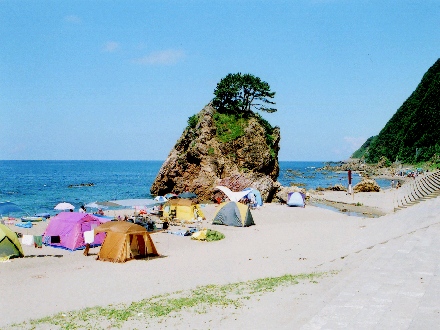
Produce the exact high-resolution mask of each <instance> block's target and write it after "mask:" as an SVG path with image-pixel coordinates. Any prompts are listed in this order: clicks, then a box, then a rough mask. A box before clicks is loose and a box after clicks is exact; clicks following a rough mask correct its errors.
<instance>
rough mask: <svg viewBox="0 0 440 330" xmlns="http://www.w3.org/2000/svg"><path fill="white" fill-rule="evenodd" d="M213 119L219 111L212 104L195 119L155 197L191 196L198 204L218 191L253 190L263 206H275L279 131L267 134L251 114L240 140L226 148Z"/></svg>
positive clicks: (161, 173) (170, 159)
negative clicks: (187, 193) (219, 187)
mask: <svg viewBox="0 0 440 330" xmlns="http://www.w3.org/2000/svg"><path fill="white" fill-rule="evenodd" d="M215 113H216V109H215V108H214V107H212V106H211V105H210V104H209V105H207V106H205V107H204V108H203V109H202V111H200V112H199V113H198V114H197V117H195V119H196V120H194V122H196V123H195V124H194V125H193V127H191V126H190V125H188V127H187V128H186V129H185V130H184V132H183V134H182V136H181V137H180V139H179V140H178V141H177V143H176V145H175V146H174V148H173V149H172V150H171V152H170V153H169V155H168V158H167V159H166V160H165V162H164V163H163V164H162V167H161V169H160V171H159V173H158V174H157V176H156V179H155V181H154V183H153V185H152V186H151V189H150V191H151V193H152V194H154V195H165V194H167V193H170V192H174V193H177V194H178V193H181V192H183V191H191V192H194V193H196V194H197V195H198V199H199V201H208V200H215V196H216V194H218V193H219V192H218V191H216V190H215V189H214V188H215V186H217V185H224V186H227V187H228V188H230V189H231V190H233V191H240V190H242V189H244V188H247V187H253V188H256V189H258V190H259V191H260V192H261V195H262V198H263V200H264V201H270V200H272V198H273V196H274V195H275V193H276V191H277V190H278V188H279V187H280V184H279V183H278V182H277V181H276V180H277V177H278V174H279V164H278V151H279V141H280V130H279V128H278V127H274V128H272V131H270V132H268V131H267V129H268V128H267V125H266V126H264V125H263V124H262V123H261V120H259V118H258V116H257V115H255V114H252V115H251V116H250V117H249V119H248V120H247V126H246V127H244V133H243V134H242V135H241V136H239V137H237V138H235V139H233V140H231V141H227V142H222V141H221V140H220V139H219V137H218V134H217V133H218V132H217V126H216V123H215V119H214V116H215ZM268 135H270V139H269V140H268ZM268 141H270V143H269V142H268Z"/></svg>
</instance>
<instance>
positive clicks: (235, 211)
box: [212, 202, 255, 227]
mask: <svg viewBox="0 0 440 330" xmlns="http://www.w3.org/2000/svg"><path fill="white" fill-rule="evenodd" d="M212 223H213V224H215V225H226V226H235V227H248V226H252V225H255V223H254V218H253V217H252V214H251V211H250V210H249V206H248V205H244V204H242V203H238V202H226V203H222V204H220V207H219V210H218V211H217V213H216V215H215V216H214V220H212Z"/></svg>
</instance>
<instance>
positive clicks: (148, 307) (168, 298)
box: [10, 272, 336, 330]
mask: <svg viewBox="0 0 440 330" xmlns="http://www.w3.org/2000/svg"><path fill="white" fill-rule="evenodd" d="M335 273H336V272H331V273H310V274H297V275H290V274H288V275H283V276H280V277H267V278H262V279H257V280H252V281H247V282H238V283H231V284H225V285H206V286H199V287H197V288H195V289H194V290H189V291H178V292H174V293H171V294H163V295H158V296H153V297H149V298H146V299H142V300H140V301H137V302H132V303H131V304H118V305H108V306H105V307H101V306H96V307H91V308H85V309H81V310H78V311H71V312H61V313H58V314H55V315H53V316H49V317H44V318H40V319H34V320H30V321H27V322H23V323H20V324H13V325H11V326H10V328H19V329H40V328H45V329H47V328H50V329H66V330H70V329H84V328H85V329H107V328H109V327H111V328H120V327H122V326H123V325H124V323H125V322H128V321H133V320H141V319H142V320H143V321H144V322H151V321H152V322H157V321H160V320H161V319H163V318H164V317H166V316H169V315H170V314H173V315H175V314H176V313H177V314H178V313H179V312H182V311H184V310H195V309H196V313H205V312H207V311H208V309H209V308H210V307H225V308H226V307H236V308H238V307H240V306H242V304H243V301H245V300H248V299H250V297H251V296H252V295H261V294H264V293H266V292H273V291H275V290H276V289H277V288H278V287H282V286H290V285H295V284H298V283H299V282H300V281H309V282H312V283H317V281H316V280H317V279H318V278H321V277H323V276H328V275H333V274H335Z"/></svg>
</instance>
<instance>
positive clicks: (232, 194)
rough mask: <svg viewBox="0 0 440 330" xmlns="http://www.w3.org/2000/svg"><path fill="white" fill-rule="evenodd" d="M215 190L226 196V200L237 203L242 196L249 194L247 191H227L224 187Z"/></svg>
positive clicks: (217, 187)
mask: <svg viewBox="0 0 440 330" xmlns="http://www.w3.org/2000/svg"><path fill="white" fill-rule="evenodd" d="M215 189H218V190H221V191H223V192H224V193H225V195H226V196H228V198H229V200H230V201H231V202H238V201H239V200H240V199H242V198H243V197H244V196H246V195H247V194H249V190H243V191H232V190H231V189H229V188H228V187H225V186H216V187H215Z"/></svg>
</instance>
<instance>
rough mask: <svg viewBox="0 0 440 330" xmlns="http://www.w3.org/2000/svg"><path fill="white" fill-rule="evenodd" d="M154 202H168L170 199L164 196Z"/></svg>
mask: <svg viewBox="0 0 440 330" xmlns="http://www.w3.org/2000/svg"><path fill="white" fill-rule="evenodd" d="M154 200H155V201H158V202H164V203H165V202H166V201H167V200H168V199H166V197H164V196H156V197H154Z"/></svg>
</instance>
